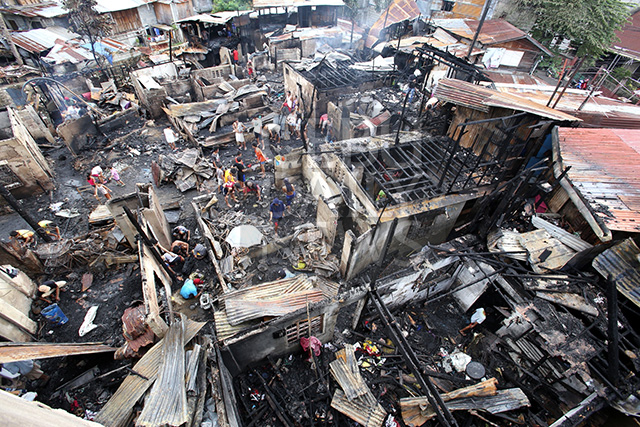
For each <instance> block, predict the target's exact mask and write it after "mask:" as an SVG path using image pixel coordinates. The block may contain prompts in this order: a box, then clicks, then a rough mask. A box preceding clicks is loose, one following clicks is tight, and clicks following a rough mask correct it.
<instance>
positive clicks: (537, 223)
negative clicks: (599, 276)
mask: <svg viewBox="0 0 640 427" xmlns="http://www.w3.org/2000/svg"><path fill="white" fill-rule="evenodd" d="M531 224H533V226H534V227H536V228H540V229H544V230H546V231H547V233H549V234H551V235H552V236H553V237H555V238H556V239H558V240H560V241H561V242H562V243H563V244H565V245H566V246H568V247H570V248H571V249H573V250H575V251H578V252H580V251H584V250H587V249H591V248H592V247H593V245H592V244H590V243H587V242H585V241H584V240H582V239H581V238H580V237H578V236H576V235H574V234H571V233H569V232H568V231H566V230H564V229H562V228H560V227H558V226H557V225H554V224H551V223H550V222H549V221H546V220H545V219H543V218H541V217H539V216H536V215H534V216H532V217H531Z"/></svg>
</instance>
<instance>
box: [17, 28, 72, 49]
mask: <svg viewBox="0 0 640 427" xmlns="http://www.w3.org/2000/svg"><path fill="white" fill-rule="evenodd" d="M79 37H80V36H79V35H78V34H76V33H72V32H71V31H69V30H67V29H65V28H62V27H49V28H38V29H36V30H31V31H24V32H21V33H11V38H12V39H13V42H14V43H15V44H16V45H18V46H20V47H21V48H22V49H24V50H26V51H27V52H31V53H41V52H44V51H45V50H47V49H51V48H52V47H53V46H54V45H55V42H56V40H62V41H67V40H71V39H74V38H79Z"/></svg>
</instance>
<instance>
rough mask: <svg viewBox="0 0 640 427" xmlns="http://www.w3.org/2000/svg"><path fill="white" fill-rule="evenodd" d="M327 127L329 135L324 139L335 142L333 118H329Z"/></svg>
mask: <svg viewBox="0 0 640 427" xmlns="http://www.w3.org/2000/svg"><path fill="white" fill-rule="evenodd" d="M326 129H327V135H326V136H325V137H324V141H325V142H333V141H334V135H333V123H332V122H331V119H327V124H326Z"/></svg>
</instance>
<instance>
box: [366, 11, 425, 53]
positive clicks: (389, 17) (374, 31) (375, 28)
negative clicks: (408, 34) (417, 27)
mask: <svg viewBox="0 0 640 427" xmlns="http://www.w3.org/2000/svg"><path fill="white" fill-rule="evenodd" d="M417 16H420V9H419V8H418V4H417V3H416V2H415V0H394V1H393V2H392V3H391V4H390V5H389V7H387V9H386V10H384V11H382V13H381V14H380V17H379V18H378V20H377V21H376V22H374V24H373V25H372V26H371V29H370V30H369V35H368V36H367V41H366V43H365V46H366V47H371V46H373V45H374V44H375V43H376V42H377V41H378V36H379V35H380V32H381V31H382V30H384V29H385V28H387V27H389V26H390V25H393V24H396V23H398V22H402V21H404V20H406V19H413V18H415V17H417Z"/></svg>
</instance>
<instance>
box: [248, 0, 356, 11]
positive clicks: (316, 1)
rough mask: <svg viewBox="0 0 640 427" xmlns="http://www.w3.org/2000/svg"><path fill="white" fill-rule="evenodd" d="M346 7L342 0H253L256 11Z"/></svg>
mask: <svg viewBox="0 0 640 427" xmlns="http://www.w3.org/2000/svg"><path fill="white" fill-rule="evenodd" d="M302 6H344V1H342V0H253V8H254V9H263V8H265V7H302Z"/></svg>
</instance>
